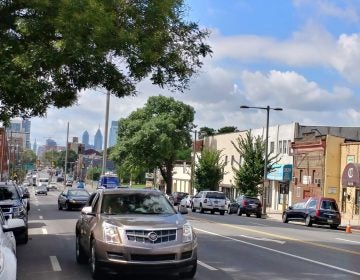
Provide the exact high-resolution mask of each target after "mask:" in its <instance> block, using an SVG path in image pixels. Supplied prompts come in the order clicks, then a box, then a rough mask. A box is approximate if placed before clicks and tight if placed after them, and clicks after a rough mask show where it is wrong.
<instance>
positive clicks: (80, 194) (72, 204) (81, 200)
mask: <svg viewBox="0 0 360 280" xmlns="http://www.w3.org/2000/svg"><path fill="white" fill-rule="evenodd" d="M89 197H90V194H89V192H88V191H87V190H86V189H74V188H66V189H65V190H63V191H62V192H61V193H60V194H59V197H58V209H59V210H62V209H65V210H71V209H74V208H77V209H80V208H83V207H84V206H85V204H86V202H87V201H88V199H89Z"/></svg>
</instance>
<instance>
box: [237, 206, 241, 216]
mask: <svg viewBox="0 0 360 280" xmlns="http://www.w3.org/2000/svg"><path fill="white" fill-rule="evenodd" d="M237 215H238V216H241V215H242V212H241V209H240V207H239V208H238V209H237Z"/></svg>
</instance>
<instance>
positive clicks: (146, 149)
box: [110, 96, 194, 193]
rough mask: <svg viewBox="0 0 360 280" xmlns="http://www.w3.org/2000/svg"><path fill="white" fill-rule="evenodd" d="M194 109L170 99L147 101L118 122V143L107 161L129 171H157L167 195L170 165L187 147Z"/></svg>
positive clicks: (169, 187) (171, 167) (170, 176)
mask: <svg viewBox="0 0 360 280" xmlns="http://www.w3.org/2000/svg"><path fill="white" fill-rule="evenodd" d="M193 120H194V109H193V108H192V107H191V106H189V105H186V104H184V103H182V102H180V101H176V100H174V98H168V97H164V96H153V97H150V98H149V99H148V101H147V103H146V104H145V106H144V107H143V108H140V109H138V110H136V111H134V112H133V113H131V114H130V116H129V117H128V118H126V119H121V120H120V121H119V130H118V131H119V132H118V142H117V144H116V145H115V147H114V149H113V150H112V153H111V154H110V158H111V159H112V160H114V161H115V162H116V163H117V164H119V165H124V166H126V168H127V169H129V170H136V168H142V169H145V170H153V169H155V168H159V170H160V172H161V175H162V177H163V178H164V180H165V182H166V192H167V193H171V186H172V170H173V162H174V160H175V159H176V155H177V153H178V152H179V151H182V150H184V149H186V148H189V147H191V136H190V131H191V129H192V128H193Z"/></svg>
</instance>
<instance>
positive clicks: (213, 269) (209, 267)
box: [197, 260, 218, 271]
mask: <svg viewBox="0 0 360 280" xmlns="http://www.w3.org/2000/svg"><path fill="white" fill-rule="evenodd" d="M197 263H198V264H199V265H201V266H203V267H205V268H207V269H209V270H212V271H215V270H218V269H217V268H215V267H213V266H211V265H208V264H206V263H203V262H202V261H199V260H198V261H197Z"/></svg>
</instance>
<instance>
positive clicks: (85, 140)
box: [82, 130, 89, 150]
mask: <svg viewBox="0 0 360 280" xmlns="http://www.w3.org/2000/svg"><path fill="white" fill-rule="evenodd" d="M82 143H83V144H84V146H85V150H87V149H88V148H89V132H87V130H85V131H84V133H83V135H82Z"/></svg>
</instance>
